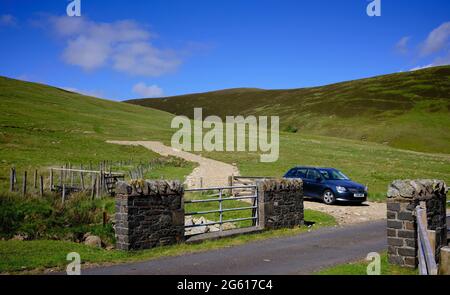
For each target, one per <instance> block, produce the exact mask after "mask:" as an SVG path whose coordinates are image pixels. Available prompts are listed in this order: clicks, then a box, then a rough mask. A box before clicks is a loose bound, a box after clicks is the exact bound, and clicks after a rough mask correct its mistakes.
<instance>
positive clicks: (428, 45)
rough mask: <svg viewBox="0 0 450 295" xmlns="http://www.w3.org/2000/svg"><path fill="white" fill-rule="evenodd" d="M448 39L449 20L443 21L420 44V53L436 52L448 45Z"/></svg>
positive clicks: (449, 36)
mask: <svg viewBox="0 0 450 295" xmlns="http://www.w3.org/2000/svg"><path fill="white" fill-rule="evenodd" d="M449 39H450V22H445V23H443V24H442V25H440V26H439V27H437V28H436V29H434V30H433V31H431V33H430V34H429V35H428V37H427V39H426V40H425V42H424V44H423V46H422V52H421V53H422V55H423V56H426V55H429V54H432V53H436V52H438V51H440V50H442V49H445V48H446V47H447V46H448V41H449Z"/></svg>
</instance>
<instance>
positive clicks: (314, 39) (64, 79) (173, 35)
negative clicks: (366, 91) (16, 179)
mask: <svg viewBox="0 0 450 295" xmlns="http://www.w3.org/2000/svg"><path fill="white" fill-rule="evenodd" d="M369 3H370V1H368V0H345V1H338V0H328V1H327V0H322V1H316V0H314V1H313V0H311V1H301V0H292V1H284V0H278V1H275V0H273V1H269V0H241V1H237V0H214V1H213V0H190V1H188V0H184V1H181V0H179V1H175V0H162V1H155V0H150V1H149V0H147V1H125V0H110V1H100V0H81V4H82V6H81V13H82V17H68V16H67V15H66V6H67V5H68V4H69V1H67V0H39V1H33V0H16V1H12V0H0V40H1V43H0V44H1V46H0V56H1V57H0V75H3V76H8V77H13V78H18V79H23V80H29V81H36V82H41V83H45V84H50V85H54V86H58V87H63V88H67V89H72V90H76V91H78V92H82V93H87V94H92V95H96V96H101V97H104V98H109V99H115V100H123V99H129V98H136V97H149V96H162V95H163V96H170V95H178V94H186V93H195V92H203V91H210V90H217V89H224V88H235V87H257V88H266V89H280V88H300V87H309V86H317V85H325V84H329V83H333V82H339V81H346V80H351V79H358V78H364V77H369V76H375V75H380V74H386V73H392V72H399V71H408V70H411V69H414V68H419V67H427V66H434V65H442V64H450V45H449V40H450V1H448V0H434V1H433V0H430V1H413V0H381V16H380V17H369V16H368V15H367V14H366V7H367V5H368V4H369Z"/></svg>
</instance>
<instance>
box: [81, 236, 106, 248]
mask: <svg viewBox="0 0 450 295" xmlns="http://www.w3.org/2000/svg"><path fill="white" fill-rule="evenodd" d="M84 244H85V245H87V246H91V247H96V248H101V247H102V239H100V237H98V236H91V235H90V236H87V237H86V239H85V240H84Z"/></svg>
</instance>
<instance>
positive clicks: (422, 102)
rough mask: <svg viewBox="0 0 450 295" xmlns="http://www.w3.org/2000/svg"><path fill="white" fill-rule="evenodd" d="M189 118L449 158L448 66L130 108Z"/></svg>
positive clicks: (153, 101) (204, 95) (216, 93)
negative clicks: (270, 119)
mask: <svg viewBox="0 0 450 295" xmlns="http://www.w3.org/2000/svg"><path fill="white" fill-rule="evenodd" d="M129 102H130V103H132V104H139V105H143V106H148V107H151V108H156V109H161V110H164V111H167V112H170V113H173V114H177V115H180V114H183V115H187V116H189V117H191V118H192V115H193V109H194V107H201V108H203V113H204V114H203V115H204V116H207V115H217V116H220V117H221V118H224V117H225V116H236V115H257V116H259V115H267V116H279V117H280V122H281V126H282V129H283V130H285V131H291V132H294V131H297V132H298V133H299V134H301V136H302V137H303V136H305V135H308V134H309V135H323V136H332V137H336V138H347V139H353V140H357V141H370V142H377V143H383V144H386V145H389V146H392V147H396V148H402V149H409V150H414V151H422V152H431V153H446V154H448V153H450V66H443V67H435V68H429V69H424V70H420V71H414V72H404V73H397V74H391V75H385V76H379V77H374V78H369V79H362V80H355V81H349V82H343V83H338V84H333V85H327V86H322V87H312V88H301V89H287V90H262V89H229V90H222V91H214V92H207V93H198V94H189V95H183V96H176V97H168V98H162V99H153V98H152V99H139V100H131V101H129Z"/></svg>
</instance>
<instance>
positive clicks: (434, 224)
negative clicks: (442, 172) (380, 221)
mask: <svg viewBox="0 0 450 295" xmlns="http://www.w3.org/2000/svg"><path fill="white" fill-rule="evenodd" d="M421 202H424V204H425V205H426V211H427V221H428V229H429V230H434V231H436V261H437V262H438V260H439V254H440V253H439V251H440V248H441V247H443V246H446V244H447V224H446V185H445V183H444V182H443V181H441V180H396V181H394V182H392V183H391V184H390V186H389V189H388V193H387V241H388V261H389V263H392V264H397V265H400V266H405V267H411V268H415V267H417V265H418V258H417V257H418V256H417V253H418V245H417V224H416V218H415V208H416V206H417V205H419V204H420V203H421Z"/></svg>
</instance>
